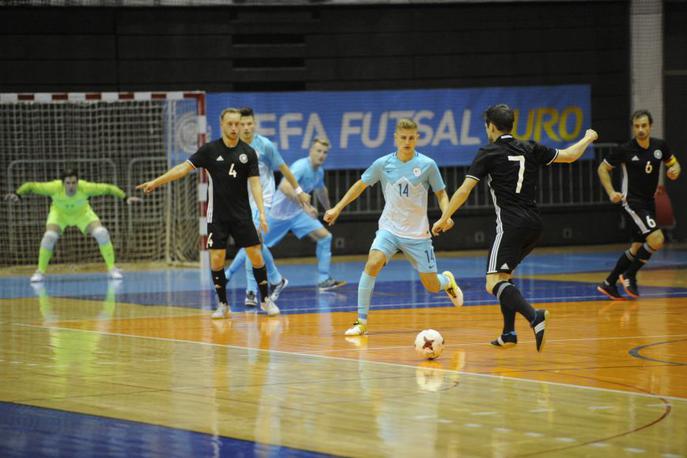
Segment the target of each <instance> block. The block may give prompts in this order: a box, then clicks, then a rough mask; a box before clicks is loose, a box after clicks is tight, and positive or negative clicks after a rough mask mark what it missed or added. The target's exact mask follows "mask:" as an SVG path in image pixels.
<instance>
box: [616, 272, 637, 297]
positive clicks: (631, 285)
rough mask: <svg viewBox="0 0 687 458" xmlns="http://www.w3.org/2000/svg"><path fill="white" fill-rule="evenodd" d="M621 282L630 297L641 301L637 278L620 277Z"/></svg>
mask: <svg viewBox="0 0 687 458" xmlns="http://www.w3.org/2000/svg"><path fill="white" fill-rule="evenodd" d="M620 281H621V282H622V284H623V289H624V290H625V292H626V293H627V295H628V296H630V297H633V298H635V299H639V288H637V278H636V277H625V276H623V275H621V276H620Z"/></svg>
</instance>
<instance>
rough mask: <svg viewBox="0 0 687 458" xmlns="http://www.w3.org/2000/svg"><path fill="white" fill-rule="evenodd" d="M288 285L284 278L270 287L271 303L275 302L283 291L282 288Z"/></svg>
mask: <svg viewBox="0 0 687 458" xmlns="http://www.w3.org/2000/svg"><path fill="white" fill-rule="evenodd" d="M288 284H289V281H288V280H287V279H286V277H282V278H281V281H280V282H279V283H277V284H276V285H272V294H270V299H272V302H277V299H279V295H280V294H281V292H282V291H284V288H286V286H287V285H288Z"/></svg>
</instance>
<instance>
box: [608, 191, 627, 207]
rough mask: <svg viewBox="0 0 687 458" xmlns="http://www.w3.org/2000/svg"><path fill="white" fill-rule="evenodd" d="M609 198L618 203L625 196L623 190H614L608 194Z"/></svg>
mask: <svg viewBox="0 0 687 458" xmlns="http://www.w3.org/2000/svg"><path fill="white" fill-rule="evenodd" d="M608 198H609V200H610V201H611V202H613V203H614V204H617V203H619V202H622V200H623V199H624V198H625V196H624V195H623V193H622V192H618V191H613V193H612V194H610V195H609V196H608Z"/></svg>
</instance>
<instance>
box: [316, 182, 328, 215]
mask: <svg viewBox="0 0 687 458" xmlns="http://www.w3.org/2000/svg"><path fill="white" fill-rule="evenodd" d="M313 194H314V195H315V198H316V199H317V200H318V202H320V203H321V204H322V207H323V208H324V210H325V211H327V210H329V209H330V208H332V204H331V203H330V202H329V191H328V190H327V187H326V186H323V187H321V188H318V189H315V190H314V191H313Z"/></svg>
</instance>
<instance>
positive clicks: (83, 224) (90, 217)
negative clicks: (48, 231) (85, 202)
mask: <svg viewBox="0 0 687 458" xmlns="http://www.w3.org/2000/svg"><path fill="white" fill-rule="evenodd" d="M99 220H100V218H98V215H96V214H95V212H94V211H93V209H91V208H89V209H88V210H86V211H85V212H83V213H82V214H81V215H79V216H69V215H64V214H63V213H60V212H59V211H58V210H54V209H50V213H49V214H48V221H47V222H46V223H45V224H46V225H48V224H54V225H56V226H60V232H64V229H65V228H67V227H69V226H76V227H78V228H79V230H80V231H81V233H82V234H84V235H85V234H86V229H87V228H88V225H89V224H91V223H92V222H93V221H99Z"/></svg>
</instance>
